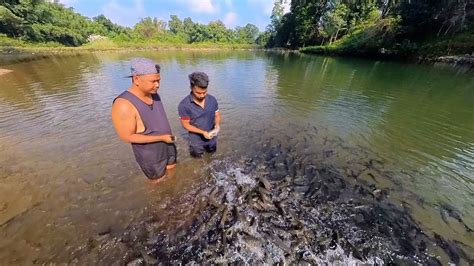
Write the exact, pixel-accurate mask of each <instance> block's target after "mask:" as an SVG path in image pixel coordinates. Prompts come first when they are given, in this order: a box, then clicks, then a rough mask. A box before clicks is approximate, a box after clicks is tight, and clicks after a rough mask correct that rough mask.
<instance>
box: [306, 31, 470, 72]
mask: <svg viewBox="0 0 474 266" xmlns="http://www.w3.org/2000/svg"><path fill="white" fill-rule="evenodd" d="M359 35H362V34H359ZM300 52H302V53H306V54H322V55H335V56H356V57H362V58H372V59H377V60H395V61H406V62H415V63H428V64H433V63H443V64H449V65H456V66H465V67H468V68H469V69H472V68H473V67H474V35H473V34H471V33H462V34H458V35H455V36H453V37H450V38H440V39H435V40H428V41H425V42H420V43H416V42H409V41H404V42H403V43H387V44H385V45H381V44H379V43H377V42H375V41H374V40H372V39H367V38H366V39H364V38H362V37H360V36H358V35H357V34H355V35H354V36H348V37H345V38H342V39H340V40H338V41H336V42H334V43H333V44H330V45H322V46H308V47H303V48H301V49H300Z"/></svg>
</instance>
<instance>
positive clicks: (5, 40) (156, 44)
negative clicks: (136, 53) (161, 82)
mask: <svg viewBox="0 0 474 266" xmlns="http://www.w3.org/2000/svg"><path fill="white" fill-rule="evenodd" d="M258 48H260V47H258V46H257V45H252V44H239V43H213V42H199V43H191V44H189V43H183V42H179V40H165V41H159V40H153V39H151V40H129V41H124V40H112V39H104V40H97V41H94V42H91V43H87V44H85V45H82V46H79V47H66V46H63V45H61V44H59V43H32V42H26V41H22V40H16V39H12V38H9V37H7V36H5V35H0V52H3V53H23V52H51V53H57V52H59V53H60V52H82V51H84V52H86V51H101V50H127V49H128V50H136V49H137V50H142V49H158V50H159V49H258Z"/></svg>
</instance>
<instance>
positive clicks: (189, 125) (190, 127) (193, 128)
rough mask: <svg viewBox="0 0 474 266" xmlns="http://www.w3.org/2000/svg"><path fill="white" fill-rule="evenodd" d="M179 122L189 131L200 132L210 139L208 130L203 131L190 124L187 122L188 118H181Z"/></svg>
mask: <svg viewBox="0 0 474 266" xmlns="http://www.w3.org/2000/svg"><path fill="white" fill-rule="evenodd" d="M181 124H182V125H183V127H184V128H185V129H186V130H187V131H189V132H193V133H197V134H201V135H203V136H204V137H205V138H206V139H210V137H209V132H207V131H204V130H202V129H200V128H198V127H195V126H193V125H191V123H190V122H189V120H182V119H181Z"/></svg>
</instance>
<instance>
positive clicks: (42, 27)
mask: <svg viewBox="0 0 474 266" xmlns="http://www.w3.org/2000/svg"><path fill="white" fill-rule="evenodd" d="M285 4H290V12H288V13H286V14H285V13H284V6H285ZM79 46H80V47H82V48H84V49H119V48H161V47H177V48H179V47H197V48H200V47H223V48H254V47H266V48H277V47H281V48H289V49H300V50H301V51H303V52H308V53H328V54H351V55H362V56H392V57H412V56H418V55H423V56H436V55H449V54H466V53H467V54H471V53H473V52H474V1H472V0H291V2H290V0H275V3H274V8H273V11H272V15H271V22H270V24H269V25H268V26H267V29H266V31H265V32H260V31H259V29H258V28H257V27H256V26H255V25H253V24H247V25H246V26H244V27H236V28H234V29H228V28H227V27H226V26H225V25H224V24H223V23H222V22H221V21H219V20H217V21H211V22H209V23H208V24H201V23H196V22H194V21H193V20H192V19H191V18H189V17H188V18H185V19H180V18H179V17H178V16H176V15H171V16H170V19H169V20H168V21H162V20H159V19H157V18H151V17H146V18H143V19H141V20H140V21H139V22H138V23H137V24H135V25H134V26H133V27H132V28H129V27H123V26H120V25H117V24H115V23H113V22H112V21H110V20H109V19H108V18H107V17H105V16H104V15H99V16H97V17H94V18H87V17H84V16H82V15H80V14H78V13H76V12H75V11H74V9H73V8H66V7H64V6H63V5H61V4H59V3H58V1H45V0H0V47H3V50H4V51H5V50H6V49H7V47H14V48H18V47H27V48H31V47H40V48H41V47H52V48H54V49H57V47H62V48H61V49H64V47H79Z"/></svg>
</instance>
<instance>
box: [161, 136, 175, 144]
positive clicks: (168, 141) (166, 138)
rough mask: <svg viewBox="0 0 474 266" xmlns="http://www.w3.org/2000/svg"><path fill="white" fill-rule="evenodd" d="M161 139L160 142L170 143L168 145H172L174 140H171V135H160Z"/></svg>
mask: <svg viewBox="0 0 474 266" xmlns="http://www.w3.org/2000/svg"><path fill="white" fill-rule="evenodd" d="M161 137H162V139H163V140H162V141H163V142H166V143H170V144H171V143H174V140H173V138H172V137H173V135H161Z"/></svg>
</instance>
